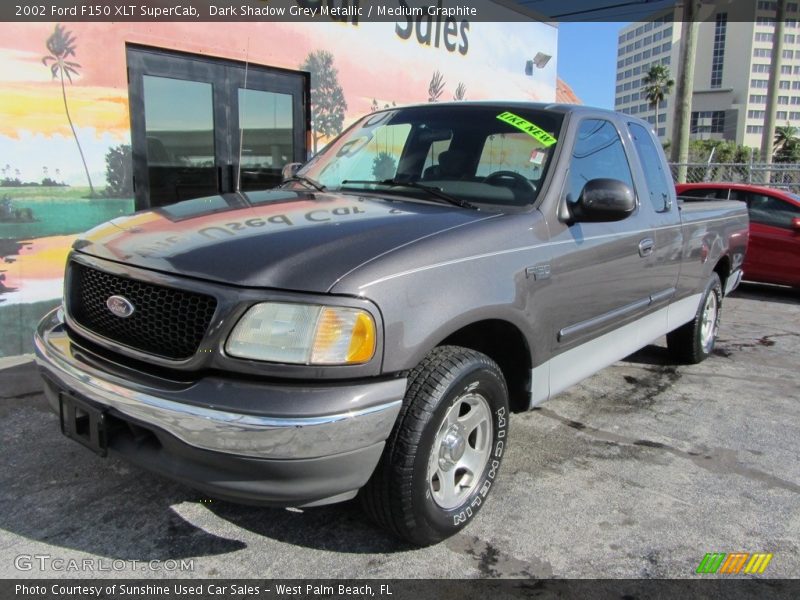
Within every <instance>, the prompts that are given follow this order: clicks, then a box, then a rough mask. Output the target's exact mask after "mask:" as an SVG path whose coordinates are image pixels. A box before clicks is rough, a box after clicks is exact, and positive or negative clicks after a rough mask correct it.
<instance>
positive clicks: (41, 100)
mask: <svg viewBox="0 0 800 600" xmlns="http://www.w3.org/2000/svg"><path fill="white" fill-rule="evenodd" d="M465 23H466V25H465V24H464V23H460V24H455V25H453V27H448V25H447V24H446V23H445V24H444V25H443V24H437V23H436V22H435V21H431V20H430V19H427V20H426V19H425V18H422V19H417V20H416V21H413V20H411V17H409V18H408V19H401V20H400V21H399V22H397V23H363V22H359V23H352V22H344V23H342V22H333V21H332V22H330V23H314V24H301V23H270V22H258V23H225V24H224V25H220V24H213V23H65V24H60V23H26V24H22V25H20V24H10V23H0V357H2V356H8V355H15V354H20V353H24V352H29V351H30V350H31V336H32V331H33V327H34V325H35V323H36V321H37V320H38V318H39V317H40V316H41V315H42V314H43V313H44V312H45V311H46V310H47V309H48V308H49V307H51V306H55V305H56V304H57V303H58V302H59V300H60V297H61V284H62V281H61V278H62V272H63V268H64V262H65V258H66V256H67V253H68V251H69V248H70V246H71V244H72V242H73V240H74V239H75V237H76V236H77V235H78V234H79V233H80V232H83V231H85V230H87V229H89V228H91V227H93V226H95V225H97V224H99V223H101V222H103V221H106V220H109V219H112V218H114V217H117V216H120V215H126V214H130V213H131V212H133V210H134V201H133V185H132V164H131V146H130V143H131V142H130V140H131V132H130V116H129V111H128V106H129V105H128V83H127V71H126V55H125V47H126V44H128V43H135V44H142V45H147V46H153V47H160V48H164V49H170V50H180V51H183V52H188V53H194V54H204V55H209V56H215V57H220V58H228V59H233V60H240V61H245V60H247V61H249V62H251V63H253V64H260V65H266V66H274V67H281V68H286V69H292V70H299V69H303V70H308V71H310V72H311V83H312V126H313V136H312V145H313V149H318V148H319V147H321V146H323V145H324V144H325V143H326V142H327V141H328V140H329V139H330V138H331V137H333V136H335V135H336V134H338V133H339V132H340V131H341V130H342V129H343V128H344V127H346V126H347V125H348V124H349V123H350V122H352V121H353V120H354V119H355V118H357V117H359V116H360V115H363V114H365V113H367V112H370V111H372V110H376V109H378V108H383V107H386V106H393V105H400V104H407V103H417V102H429V101H431V102H434V101H450V100H464V99H468V100H480V99H516V100H532V101H554V100H556V98H557V95H559V96H561V97H562V98H565V99H566V100H572V99H571V98H569V93H570V92H569V90H568V88H566V87H565V86H564V85H563V84H561V83H560V82H558V80H557V77H556V58H555V57H556V46H557V29H556V28H555V27H552V26H550V25H548V24H545V23H538V22H514V23H477V22H474V23H469V22H465ZM451 30H452V31H451ZM537 53H542V54H545V55H549V56H551V57H552V59H551V60H550V61H549V62H548V63H547V64H546V65H545V66H544V67H543V68H537V69H534V71H533V75H531V74H530V73H528V74H526V72H525V67H526V63H527V62H528V61H530V60H531V59H532V58H533V57H534V56H536V54H537ZM389 167H390V165H386V164H381V165H376V168H377V169H380V170H383V169H386V168H389Z"/></svg>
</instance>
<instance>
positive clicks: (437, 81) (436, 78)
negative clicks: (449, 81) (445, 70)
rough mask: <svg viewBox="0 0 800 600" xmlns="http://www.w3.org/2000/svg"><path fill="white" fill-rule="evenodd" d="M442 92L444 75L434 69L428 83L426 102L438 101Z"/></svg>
mask: <svg viewBox="0 0 800 600" xmlns="http://www.w3.org/2000/svg"><path fill="white" fill-rule="evenodd" d="M442 92H444V76H443V75H442V74H441V73H440V72H439V71H434V72H433V75H432V76H431V81H430V83H429V84H428V102H438V101H439V96H441V95H442Z"/></svg>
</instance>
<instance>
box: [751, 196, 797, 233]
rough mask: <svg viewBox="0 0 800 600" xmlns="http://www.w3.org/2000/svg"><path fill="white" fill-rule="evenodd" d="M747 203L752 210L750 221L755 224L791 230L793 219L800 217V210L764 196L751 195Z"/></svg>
mask: <svg viewBox="0 0 800 600" xmlns="http://www.w3.org/2000/svg"><path fill="white" fill-rule="evenodd" d="M749 196H750V198H749V201H748V203H747V205H748V207H749V209H750V220H751V221H752V222H753V223H761V224H762V225H770V226H772V227H780V228H782V229H791V227H792V219H793V218H794V217H800V208H798V207H796V206H794V205H792V204H789V203H788V202H784V201H783V200H779V199H778V198H773V197H771V196H764V195H762V194H749Z"/></svg>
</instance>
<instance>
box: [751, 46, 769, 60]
mask: <svg viewBox="0 0 800 600" xmlns="http://www.w3.org/2000/svg"><path fill="white" fill-rule="evenodd" d="M771 55H772V50H770V49H769V48H753V56H754V57H755V58H769V57H770V56H771Z"/></svg>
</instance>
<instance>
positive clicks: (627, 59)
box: [625, 56, 633, 67]
mask: <svg viewBox="0 0 800 600" xmlns="http://www.w3.org/2000/svg"><path fill="white" fill-rule="evenodd" d="M630 64H633V57H632V56H629V57H628V58H626V59H625V66H626V67H627V66H628V65H630Z"/></svg>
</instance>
